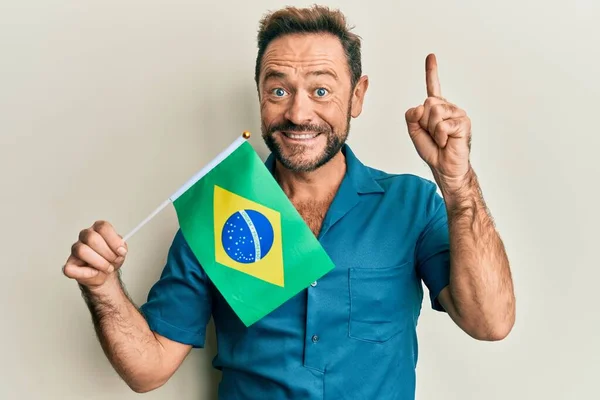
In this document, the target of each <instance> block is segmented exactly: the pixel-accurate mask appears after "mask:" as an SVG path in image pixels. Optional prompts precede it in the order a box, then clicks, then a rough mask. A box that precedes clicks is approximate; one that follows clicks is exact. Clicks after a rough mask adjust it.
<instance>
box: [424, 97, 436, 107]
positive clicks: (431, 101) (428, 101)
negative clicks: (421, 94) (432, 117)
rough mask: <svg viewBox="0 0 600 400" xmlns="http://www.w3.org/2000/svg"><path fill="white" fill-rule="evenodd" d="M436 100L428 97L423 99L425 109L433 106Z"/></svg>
mask: <svg viewBox="0 0 600 400" xmlns="http://www.w3.org/2000/svg"><path fill="white" fill-rule="evenodd" d="M435 101H436V98H435V97H428V98H426V99H425V103H424V104H425V106H427V107H431V106H433V105H434V104H435Z"/></svg>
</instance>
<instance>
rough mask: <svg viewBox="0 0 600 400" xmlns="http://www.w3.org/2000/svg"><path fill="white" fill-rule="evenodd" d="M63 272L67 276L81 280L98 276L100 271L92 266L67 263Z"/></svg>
mask: <svg viewBox="0 0 600 400" xmlns="http://www.w3.org/2000/svg"><path fill="white" fill-rule="evenodd" d="M63 273H64V274H65V276H66V277H67V278H71V279H76V280H81V279H90V278H94V277H96V276H98V274H99V273H100V271H98V270H97V269H94V268H91V267H80V266H78V265H75V264H66V265H65V267H64V268H63Z"/></svg>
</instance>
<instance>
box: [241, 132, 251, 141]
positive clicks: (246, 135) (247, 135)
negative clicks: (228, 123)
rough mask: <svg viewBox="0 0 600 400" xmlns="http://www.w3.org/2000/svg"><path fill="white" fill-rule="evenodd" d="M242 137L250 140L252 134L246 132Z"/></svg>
mask: <svg viewBox="0 0 600 400" xmlns="http://www.w3.org/2000/svg"><path fill="white" fill-rule="evenodd" d="M242 136H243V137H244V139H250V132H248V131H244V132H243V133H242Z"/></svg>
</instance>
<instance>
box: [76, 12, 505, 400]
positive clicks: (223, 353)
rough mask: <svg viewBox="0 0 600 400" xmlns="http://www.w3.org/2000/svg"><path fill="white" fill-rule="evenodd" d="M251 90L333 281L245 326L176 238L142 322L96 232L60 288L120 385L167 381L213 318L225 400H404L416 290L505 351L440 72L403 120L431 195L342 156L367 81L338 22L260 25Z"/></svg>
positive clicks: (494, 273) (472, 193)
mask: <svg viewBox="0 0 600 400" xmlns="http://www.w3.org/2000/svg"><path fill="white" fill-rule="evenodd" d="M255 78H256V84H257V88H258V99H259V102H260V113H261V120H262V133H263V138H264V140H265V142H266V144H267V145H268V147H269V149H270V150H271V155H270V156H269V158H268V159H267V161H266V165H267V167H268V168H269V170H270V171H271V172H272V173H273V176H274V178H275V179H276V180H277V181H278V182H279V184H280V185H281V187H282V189H283V191H284V192H285V193H286V194H287V196H288V197H289V199H290V201H291V202H292V203H293V204H294V206H295V207H296V209H297V210H298V211H299V212H300V214H301V215H302V216H303V218H304V220H305V221H306V223H307V225H308V226H309V227H310V228H311V229H312V231H313V232H314V234H315V235H316V236H317V237H318V239H319V241H320V243H321V244H322V245H323V247H324V248H325V250H326V251H327V253H328V254H329V256H330V257H331V259H332V260H333V261H334V263H335V268H334V270H332V271H331V272H330V273H328V274H327V275H325V276H324V277H323V278H322V279H320V280H319V281H318V282H314V283H313V284H312V285H311V286H310V287H309V288H307V289H306V290H304V291H302V292H301V293H299V294H298V295H297V296H295V297H293V298H292V299H290V300H289V301H287V302H286V303H284V304H283V305H281V306H280V307H279V308H277V309H276V310H275V311H273V312H272V313H270V314H269V315H267V316H266V317H264V318H263V319H261V320H260V321H258V322H257V323H255V324H253V325H252V326H250V327H245V326H244V325H243V324H242V322H241V321H240V320H239V319H238V318H237V317H236V315H235V314H234V313H233V311H232V310H231V308H230V307H229V306H228V304H227V303H226V302H225V301H224V299H223V297H222V296H221V295H220V293H219V291H218V290H217V289H216V288H215V287H214V285H213V284H212V283H211V282H210V279H209V278H208V277H207V275H206V274H205V272H204V271H203V269H202V266H201V265H200V264H199V263H198V261H197V259H196V258H195V257H194V255H193V254H192V252H191V250H190V248H189V246H188V245H187V243H186V239H185V238H184V237H183V235H182V234H181V231H178V232H177V233H176V235H175V238H174V240H173V242H172V244H171V247H170V250H169V254H168V257H167V262H166V265H165V268H164V270H163V273H162V275H161V278H160V280H159V281H158V282H157V283H156V284H155V285H154V286H153V287H152V289H151V290H150V293H149V296H148V301H147V303H145V304H144V305H143V306H142V307H141V308H140V309H138V308H137V307H136V306H135V305H134V304H133V303H132V302H131V300H130V299H129V297H128V296H127V294H126V291H125V290H124V286H123V282H122V281H121V279H120V275H119V269H120V267H121V266H122V264H123V262H124V260H125V254H126V252H127V244H126V243H124V241H123V239H122V237H121V236H119V235H118V234H117V233H116V232H115V230H114V228H113V227H112V225H110V224H109V223H108V222H104V221H99V222H97V223H95V224H94V225H93V226H91V227H90V228H88V229H85V230H83V231H82V232H81V233H80V236H79V240H78V241H77V242H76V243H75V244H74V245H73V247H72V251H71V255H70V257H69V258H68V260H67V262H66V265H65V266H64V274H65V275H66V276H67V277H69V278H72V279H75V280H76V281H77V282H78V284H79V287H80V288H81V291H82V293H83V296H84V298H85V300H86V302H87V305H88V307H89V309H90V311H91V314H92V319H93V321H94V324H95V327H96V331H97V334H98V337H99V340H100V343H101V345H102V347H103V349H104V351H105V353H106V355H107V357H108V359H109V360H110V362H111V363H112V365H113V366H114V368H115V369H116V371H117V372H118V373H119V374H120V375H121V377H122V378H123V379H124V380H125V381H126V382H127V384H128V385H129V386H130V387H131V388H132V389H133V390H135V391H137V392H146V391H149V390H153V389H155V388H157V387H160V386H161V385H163V384H164V383H165V382H167V380H168V379H169V378H170V377H171V376H172V375H173V374H174V373H175V371H176V370H177V368H178V367H179V366H180V365H181V363H182V361H183V360H184V359H185V357H186V356H187V354H188V353H189V352H190V350H191V349H192V348H193V347H203V346H204V344H205V332H206V325H207V322H208V321H209V318H210V317H211V316H212V317H213V318H214V322H215V326H216V332H217V343H218V354H217V356H216V358H215V359H214V366H215V367H216V368H218V369H220V370H222V372H223V374H222V381H221V383H220V387H219V398H220V399H228V400H229V399H261V400H262V399H356V400H364V399H378V400H386V399H403V400H406V399H413V398H414V396H415V367H416V363H417V355H418V348H417V337H416V325H417V319H418V317H419V314H420V310H421V304H422V300H423V286H422V282H424V284H425V286H427V288H428V291H429V296H430V300H431V305H432V307H433V308H434V309H435V310H439V311H444V312H446V313H447V314H448V315H449V316H450V318H452V320H453V321H454V322H455V323H456V324H457V325H458V326H459V327H460V328H461V329H462V330H464V331H465V332H466V333H467V334H469V335H470V336H472V337H473V338H475V339H479V340H500V339H503V338H504V337H505V336H506V335H507V334H508V333H509V332H510V330H511V329H512V326H513V324H514V319H515V299H514V294H513V285H512V279H511V274H510V268H509V262H508V260H507V257H506V254H505V250H504V246H503V244H502V241H501V239H500V238H499V237H498V234H497V233H496V230H495V228H494V223H493V221H492V218H491V217H490V214H489V212H488V210H487V208H486V205H485V203H484V200H483V198H482V195H481V191H480V188H479V185H478V181H477V177H476V174H475V172H474V171H473V168H472V166H471V164H470V162H469V153H470V135H471V124H470V120H469V118H468V117H467V114H466V113H465V111H463V110H462V109H460V108H459V107H458V106H456V105H454V104H452V103H450V102H449V101H447V100H446V99H444V98H443V97H442V94H441V91H440V84H439V82H438V76H437V63H436V59H435V57H434V56H433V55H429V56H428V57H427V58H426V87H427V97H426V99H425V101H424V103H423V104H421V105H418V106H417V107H415V108H411V109H410V110H408V111H406V113H405V118H406V122H407V126H408V133H409V135H410V138H411V139H412V142H413V143H414V147H415V148H416V150H417V152H418V154H419V155H420V157H421V158H422V159H423V160H425V162H427V164H428V165H429V166H430V167H431V170H432V172H433V176H434V178H435V181H436V182H437V187H439V189H440V192H441V194H442V195H441V196H440V195H438V194H437V192H436V185H435V184H434V183H433V182H430V181H427V180H425V179H422V178H419V177H416V176H413V175H409V174H401V175H392V174H388V173H386V172H382V171H379V170H376V169H373V168H370V167H367V166H365V165H363V164H362V163H361V162H360V161H359V159H358V158H357V157H356V155H355V154H354V153H353V152H352V150H351V149H350V147H349V146H348V145H347V144H346V138H347V136H348V131H349V126H350V118H351V117H354V118H356V117H358V116H359V114H360V113H361V110H362V105H363V101H364V99H365V94H366V92H367V88H368V78H367V76H364V75H362V72H361V43H360V39H359V37H358V36H356V35H355V34H353V33H351V32H350V31H349V29H348V28H347V26H346V20H345V18H344V16H343V14H341V13H340V12H339V11H335V10H329V9H328V8H325V7H318V6H315V7H312V8H307V9H296V8H285V9H282V10H279V11H276V12H274V13H270V14H268V15H266V16H265V18H264V19H263V20H262V21H261V24H260V31H259V35H258V57H257V60H256V77H255ZM363 134H368V135H371V136H373V138H377V136H378V132H376V131H369V132H364V133H363ZM375 140H376V141H377V142H379V143H381V140H380V139H375Z"/></svg>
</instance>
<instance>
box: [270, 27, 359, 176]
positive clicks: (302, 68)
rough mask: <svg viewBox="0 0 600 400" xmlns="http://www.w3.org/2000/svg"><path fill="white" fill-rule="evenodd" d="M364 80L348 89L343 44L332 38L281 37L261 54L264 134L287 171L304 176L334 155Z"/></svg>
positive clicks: (356, 108) (353, 113)
mask: <svg viewBox="0 0 600 400" xmlns="http://www.w3.org/2000/svg"><path fill="white" fill-rule="evenodd" d="M366 85H367V83H366V77H364V78H362V79H361V80H360V81H359V84H358V85H357V89H354V90H353V88H351V84H350V70H349V67H348V62H347V59H346V56H345V54H344V50H343V47H342V44H341V43H340V41H339V39H338V38H336V37H335V36H333V35H318V34H302V35H285V36H282V37H280V38H277V39H275V40H274V41H272V42H271V43H270V44H269V46H268V47H267V50H266V51H265V53H264V56H263V59H262V64H261V71H260V80H259V97H260V107H261V130H262V136H263V139H264V140H265V143H266V144H267V146H268V147H269V149H270V150H271V151H272V152H273V154H274V155H275V157H276V158H277V159H278V160H279V161H280V162H281V163H282V164H283V165H284V166H285V167H286V168H288V169H290V170H292V171H297V172H308V171H313V170H315V169H317V168H319V167H320V166H321V165H323V164H325V163H326V162H327V161H329V160H330V159H331V158H332V157H333V156H334V155H335V154H337V153H338V151H339V150H340V148H341V147H342V145H343V144H344V142H345V141H346V138H347V136H348V130H349V128H350V118H351V116H358V114H360V111H361V108H362V99H363V96H364V91H365V90H366Z"/></svg>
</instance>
